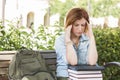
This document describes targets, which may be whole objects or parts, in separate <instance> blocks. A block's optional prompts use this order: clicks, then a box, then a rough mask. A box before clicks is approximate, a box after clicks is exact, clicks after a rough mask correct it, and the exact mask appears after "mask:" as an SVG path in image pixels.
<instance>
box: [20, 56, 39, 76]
mask: <svg viewBox="0 0 120 80" xmlns="http://www.w3.org/2000/svg"><path fill="white" fill-rule="evenodd" d="M20 68H21V74H22V75H25V74H29V73H34V72H36V71H39V70H40V68H41V64H40V63H39V61H38V60H37V59H36V58H30V59H29V58H28V59H22V60H21V63H20Z"/></svg>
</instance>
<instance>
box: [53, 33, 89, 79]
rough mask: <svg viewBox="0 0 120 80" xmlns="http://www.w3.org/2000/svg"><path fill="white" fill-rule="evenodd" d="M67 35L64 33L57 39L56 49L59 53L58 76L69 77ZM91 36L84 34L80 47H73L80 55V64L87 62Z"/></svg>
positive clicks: (78, 55)
mask: <svg viewBox="0 0 120 80" xmlns="http://www.w3.org/2000/svg"><path fill="white" fill-rule="evenodd" d="M64 39H65V35H64V34H62V35H61V36H59V37H58V38H57V39H56V41H55V51H56V54H57V70H56V72H57V77H68V71H67V69H68V62H67V60H66V46H65V40H64ZM88 46H89V38H88V37H87V36H86V35H85V34H82V36H81V37H80V41H79V45H78V48H76V47H75V45H74V44H73V47H74V49H75V51H76V54H77V57H78V64H87V62H88V61H87V54H88Z"/></svg>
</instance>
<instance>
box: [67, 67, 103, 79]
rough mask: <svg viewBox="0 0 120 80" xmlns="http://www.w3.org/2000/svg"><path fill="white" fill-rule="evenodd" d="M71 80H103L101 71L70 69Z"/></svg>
mask: <svg viewBox="0 0 120 80" xmlns="http://www.w3.org/2000/svg"><path fill="white" fill-rule="evenodd" d="M68 73H69V80H103V78H102V72H101V70H91V69H87V70H85V69H83V70H81V69H80V70H79V69H78V68H77V69H76V68H73V67H69V68H68Z"/></svg>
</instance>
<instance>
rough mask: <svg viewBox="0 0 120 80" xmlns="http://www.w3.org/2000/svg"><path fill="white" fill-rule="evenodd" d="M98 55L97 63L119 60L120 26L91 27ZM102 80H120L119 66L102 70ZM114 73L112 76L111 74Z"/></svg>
mask: <svg viewBox="0 0 120 80" xmlns="http://www.w3.org/2000/svg"><path fill="white" fill-rule="evenodd" d="M93 31H94V35H95V39H96V45H97V50H98V55H99V60H98V64H99V65H103V64H105V63H107V62H112V61H117V62H120V28H105V29H100V28H96V29H93ZM103 72H104V73H105V74H104V80H108V78H110V76H112V78H111V80H120V68H115V67H111V68H108V69H105V71H103ZM113 75H114V76H113Z"/></svg>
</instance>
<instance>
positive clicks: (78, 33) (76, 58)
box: [55, 8, 98, 80]
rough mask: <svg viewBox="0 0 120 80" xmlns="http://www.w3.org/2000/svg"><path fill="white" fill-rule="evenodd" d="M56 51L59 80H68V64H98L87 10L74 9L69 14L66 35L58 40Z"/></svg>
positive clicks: (66, 22)
mask: <svg viewBox="0 0 120 80" xmlns="http://www.w3.org/2000/svg"><path fill="white" fill-rule="evenodd" d="M55 50H56V54H57V71H56V72H57V80H67V77H68V71H67V69H68V64H70V65H77V64H89V65H95V64H96V62H97V58H98V54H97V50H96V43H95V39H94V35H93V32H92V27H91V26H90V24H89V16H88V13H87V11H86V10H84V9H82V8H73V9H71V10H70V11H69V12H68V14H67V16H66V21H65V33H64V34H62V35H60V36H59V37H58V38H57V39H56V41H55Z"/></svg>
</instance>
